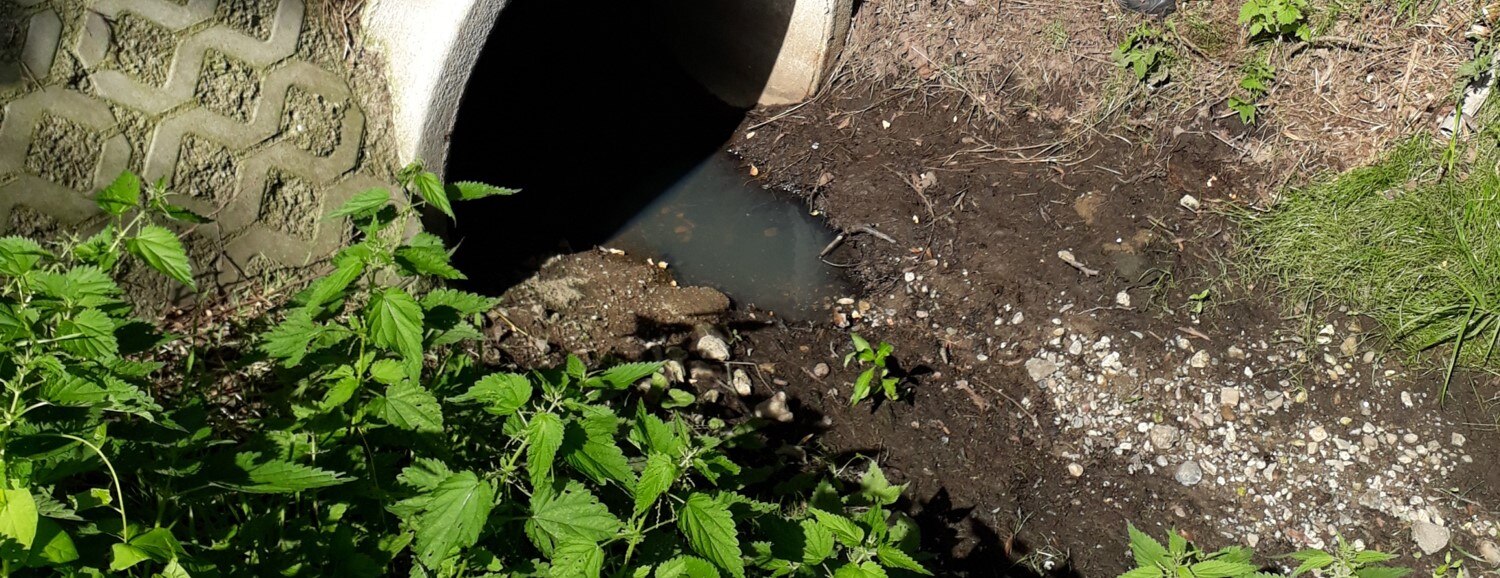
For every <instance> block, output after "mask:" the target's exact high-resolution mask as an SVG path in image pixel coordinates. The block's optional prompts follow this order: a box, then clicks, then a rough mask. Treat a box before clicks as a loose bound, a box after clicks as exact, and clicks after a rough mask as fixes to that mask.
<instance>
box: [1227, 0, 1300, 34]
mask: <svg viewBox="0 0 1500 578" xmlns="http://www.w3.org/2000/svg"><path fill="white" fill-rule="evenodd" d="M1307 12H1308V5H1307V0H1246V2H1245V3H1244V4H1243V5H1241V6H1240V19H1239V22H1240V25H1242V26H1246V27H1248V29H1249V32H1250V39H1251V40H1262V39H1269V40H1283V39H1296V40H1301V41H1303V42H1308V41H1311V40H1312V26H1310V25H1308V23H1307Z"/></svg>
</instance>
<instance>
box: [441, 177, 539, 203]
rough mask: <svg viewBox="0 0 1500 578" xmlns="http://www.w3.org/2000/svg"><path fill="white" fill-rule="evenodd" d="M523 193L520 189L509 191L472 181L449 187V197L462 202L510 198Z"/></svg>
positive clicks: (453, 184) (452, 184) (451, 184)
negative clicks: (489, 198) (487, 198)
mask: <svg viewBox="0 0 1500 578" xmlns="http://www.w3.org/2000/svg"><path fill="white" fill-rule="evenodd" d="M519 192H521V191H520V190H519V189H507V188H505V187H497V186H494V185H487V184H484V183H476V182H472V181H460V182H457V183H450V184H449V185H448V196H449V197H450V198H454V199H458V200H460V201H475V200H479V199H483V198H486V197H497V196H498V197H508V196H510V195H514V194H516V193H519Z"/></svg>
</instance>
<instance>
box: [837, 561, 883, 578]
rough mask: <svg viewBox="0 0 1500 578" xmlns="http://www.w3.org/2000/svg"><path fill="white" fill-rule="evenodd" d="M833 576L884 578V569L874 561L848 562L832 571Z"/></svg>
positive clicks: (843, 577) (838, 577)
mask: <svg viewBox="0 0 1500 578" xmlns="http://www.w3.org/2000/svg"><path fill="white" fill-rule="evenodd" d="M833 578H886V573H885V569H884V568H881V567H880V565H879V564H876V563H874V562H861V563H859V564H855V563H853V562H850V563H848V564H845V565H843V566H840V567H839V569H838V570H836V571H834V573H833Z"/></svg>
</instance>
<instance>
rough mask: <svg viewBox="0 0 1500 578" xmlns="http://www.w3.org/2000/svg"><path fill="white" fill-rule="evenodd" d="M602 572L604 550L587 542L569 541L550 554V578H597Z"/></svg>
mask: <svg viewBox="0 0 1500 578" xmlns="http://www.w3.org/2000/svg"><path fill="white" fill-rule="evenodd" d="M603 571H604V550H603V549H602V548H600V547H599V545H598V544H595V543H593V542H587V541H570V542H564V543H563V544H561V545H559V546H558V547H557V549H556V550H554V551H553V552H552V567H551V569H550V570H549V572H548V574H547V575H548V576H550V577H552V578H599V575H600V574H601V573H602V572H603Z"/></svg>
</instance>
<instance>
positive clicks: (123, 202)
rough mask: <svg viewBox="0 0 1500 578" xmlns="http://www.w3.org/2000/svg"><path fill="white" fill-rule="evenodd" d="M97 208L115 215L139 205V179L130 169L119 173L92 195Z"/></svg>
mask: <svg viewBox="0 0 1500 578" xmlns="http://www.w3.org/2000/svg"><path fill="white" fill-rule="evenodd" d="M94 204H96V205H98V206H99V210H101V211H104V212H106V213H109V214H111V215H114V216H116V217H118V216H120V215H123V214H125V212H126V211H129V210H130V209H133V208H136V207H139V206H141V179H140V177H137V176H135V174H134V173H132V172H130V171H125V172H123V173H120V176H118V177H115V181H114V182H112V183H110V184H109V186H107V187H104V188H103V189H101V190H100V191H99V192H98V193H97V194H95V195H94Z"/></svg>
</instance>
